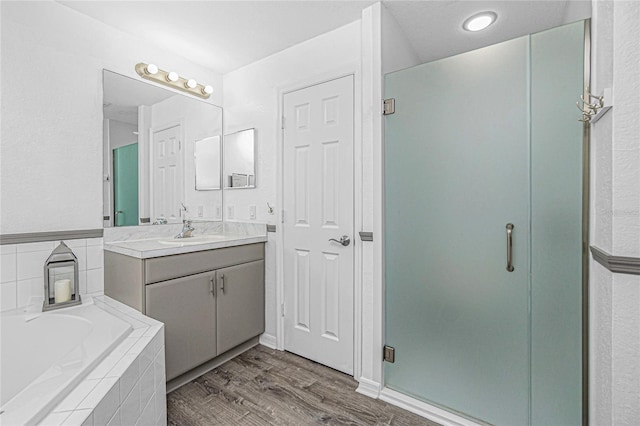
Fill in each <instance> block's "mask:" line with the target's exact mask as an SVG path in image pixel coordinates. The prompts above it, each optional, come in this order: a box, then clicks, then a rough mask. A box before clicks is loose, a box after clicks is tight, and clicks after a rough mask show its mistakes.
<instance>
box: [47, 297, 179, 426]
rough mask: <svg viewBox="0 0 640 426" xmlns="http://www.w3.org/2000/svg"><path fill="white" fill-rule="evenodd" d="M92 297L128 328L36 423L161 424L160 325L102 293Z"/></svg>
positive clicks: (163, 406) (163, 409)
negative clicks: (97, 362)
mask: <svg viewBox="0 0 640 426" xmlns="http://www.w3.org/2000/svg"><path fill="white" fill-rule="evenodd" d="M93 302H94V303H95V304H96V305H97V306H99V307H100V308H101V309H104V310H105V311H107V312H109V313H111V314H113V315H115V316H117V317H118V318H120V319H122V320H124V321H126V322H128V323H129V324H131V327H132V328H133V331H132V332H131V334H130V335H129V336H128V337H126V338H125V339H124V340H123V341H122V343H120V345H118V346H117V347H116V348H115V349H114V350H113V351H112V352H111V353H110V354H109V355H107V357H106V358H105V359H104V360H102V362H100V364H98V365H97V366H96V368H95V369H94V370H93V371H91V372H90V373H89V374H88V375H87V377H85V378H84V380H83V381H82V382H80V383H79V384H78V386H76V388H75V389H74V390H72V391H71V392H70V393H69V394H68V395H67V396H66V397H65V399H64V400H62V402H60V403H59V404H58V405H57V406H56V407H55V408H54V409H53V410H52V411H51V413H49V415H48V416H47V417H45V419H44V420H42V422H40V423H39V424H40V425H43V426H49V425H51V426H53V425H65V426H66V425H70V426H72V425H78V426H79V425H83V426H101V425H111V426H116V425H123V426H125V425H126V426H133V425H136V426H137V425H140V426H151V425H159V426H164V425H166V424H167V411H166V410H167V409H166V384H165V361H164V325H163V324H162V323H161V322H158V321H156V320H154V319H151V318H149V317H146V316H144V315H142V314H141V313H140V312H138V311H136V310H135V309H132V308H130V307H128V306H126V305H123V304H122V303H119V302H117V301H115V300H113V299H111V298H109V297H106V296H97V297H94V298H93Z"/></svg>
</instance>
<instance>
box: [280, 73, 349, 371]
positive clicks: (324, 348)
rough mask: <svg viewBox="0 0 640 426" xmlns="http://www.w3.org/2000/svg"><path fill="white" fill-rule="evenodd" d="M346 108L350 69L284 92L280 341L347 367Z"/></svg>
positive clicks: (288, 347) (340, 367) (296, 350)
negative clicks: (343, 74)
mask: <svg viewBox="0 0 640 426" xmlns="http://www.w3.org/2000/svg"><path fill="white" fill-rule="evenodd" d="M353 108H354V104H353V76H347V77H343V78H340V79H336V80H332V81H329V82H327V83H322V84H318V85H315V86H311V87H307V88H305V89H301V90H298V91H295V92H291V93H287V94H285V95H284V118H285V123H286V125H285V126H284V127H285V128H284V164H283V168H284V170H283V176H284V209H285V211H284V250H283V252H284V268H285V269H284V289H285V297H284V299H285V307H284V348H285V350H288V351H291V352H294V353H296V354H299V355H301V356H303V357H305V358H309V359H312V360H314V361H317V362H319V363H322V364H324V365H328V366H329V367H332V368H335V369H337V370H340V371H343V372H345V373H348V374H352V373H353V288H354V285H353V276H354V274H353V255H354V249H353V241H354V235H353V220H354V218H353V134H354V130H353V114H354V111H353ZM342 236H346V237H347V238H349V239H350V240H351V241H350V243H349V244H348V245H342V244H340V243H338V242H335V241H329V240H330V239H332V238H333V239H336V240H339V239H340V238H341V237H342Z"/></svg>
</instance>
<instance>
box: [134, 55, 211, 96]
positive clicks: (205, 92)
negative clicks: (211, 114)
mask: <svg viewBox="0 0 640 426" xmlns="http://www.w3.org/2000/svg"><path fill="white" fill-rule="evenodd" d="M136 72H137V73H138V75H139V76H140V77H142V78H144V79H146V80H151V81H153V82H156V83H160V84H164V85H165V86H169V87H172V88H174V89H177V90H181V91H183V92H187V93H189V94H191V95H193V96H197V97H199V98H203V99H208V98H209V96H211V94H212V93H213V87H211V86H209V85H206V86H205V85H203V84H199V83H198V82H197V81H196V80H194V79H192V78H189V79H186V78H183V77H180V76H179V75H178V73H176V72H175V71H164V70H161V69H159V68H158V67H157V66H156V65H154V64H145V63H143V62H140V63H139V64H136Z"/></svg>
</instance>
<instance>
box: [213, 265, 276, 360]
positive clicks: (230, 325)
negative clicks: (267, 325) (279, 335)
mask: <svg viewBox="0 0 640 426" xmlns="http://www.w3.org/2000/svg"><path fill="white" fill-rule="evenodd" d="M216 283H217V287H218V288H217V299H218V305H217V306H218V309H217V311H216V315H217V324H218V355H220V354H222V353H224V352H226V351H228V350H229V349H231V348H234V347H236V346H237V345H239V344H240V343H243V342H245V341H247V340H249V339H251V338H252V337H255V336H257V335H259V334H261V333H263V332H264V261H263V260H259V261H257V262H250V263H243V264H242V265H237V266H231V267H229V268H224V269H219V270H217V271H216Z"/></svg>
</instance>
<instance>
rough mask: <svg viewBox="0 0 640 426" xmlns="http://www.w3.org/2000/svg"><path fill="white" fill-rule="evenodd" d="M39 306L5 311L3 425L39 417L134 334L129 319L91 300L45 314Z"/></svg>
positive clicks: (0, 380)
mask: <svg viewBox="0 0 640 426" xmlns="http://www.w3.org/2000/svg"><path fill="white" fill-rule="evenodd" d="M40 308H41V307H40ZM37 309H38V307H37V306H32V307H30V308H27V309H25V308H22V309H15V310H12V311H6V312H3V313H2V317H1V325H0V328H1V334H0V338H1V343H2V344H1V349H0V424H3V425H24V424H36V423H38V422H39V421H41V420H42V419H43V418H44V417H45V416H46V415H47V413H48V412H49V411H51V409H52V408H53V407H55V406H56V404H58V403H59V402H60V401H62V400H63V399H64V398H65V396H66V395H67V394H68V393H69V392H70V391H71V390H72V389H73V388H74V387H75V386H76V385H77V384H78V383H79V382H80V381H82V380H83V378H84V377H85V376H86V375H87V374H88V373H89V372H90V371H91V370H92V369H93V368H94V367H95V366H96V365H97V364H98V363H99V362H100V361H101V360H102V359H103V358H104V357H105V356H106V355H107V354H108V353H109V352H110V351H111V350H112V349H113V348H114V347H115V346H117V345H118V344H119V343H120V342H121V341H122V340H123V339H124V338H125V337H127V335H128V334H129V333H130V332H131V325H130V324H129V323H127V322H125V321H123V320H121V319H119V318H116V317H115V316H113V315H111V314H110V313H108V312H105V311H104V310H102V309H100V308H99V307H97V306H96V305H94V304H91V303H89V304H83V305H80V306H75V307H71V308H65V309H61V310H58V311H50V312H46V313H43V312H38V311H37Z"/></svg>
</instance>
